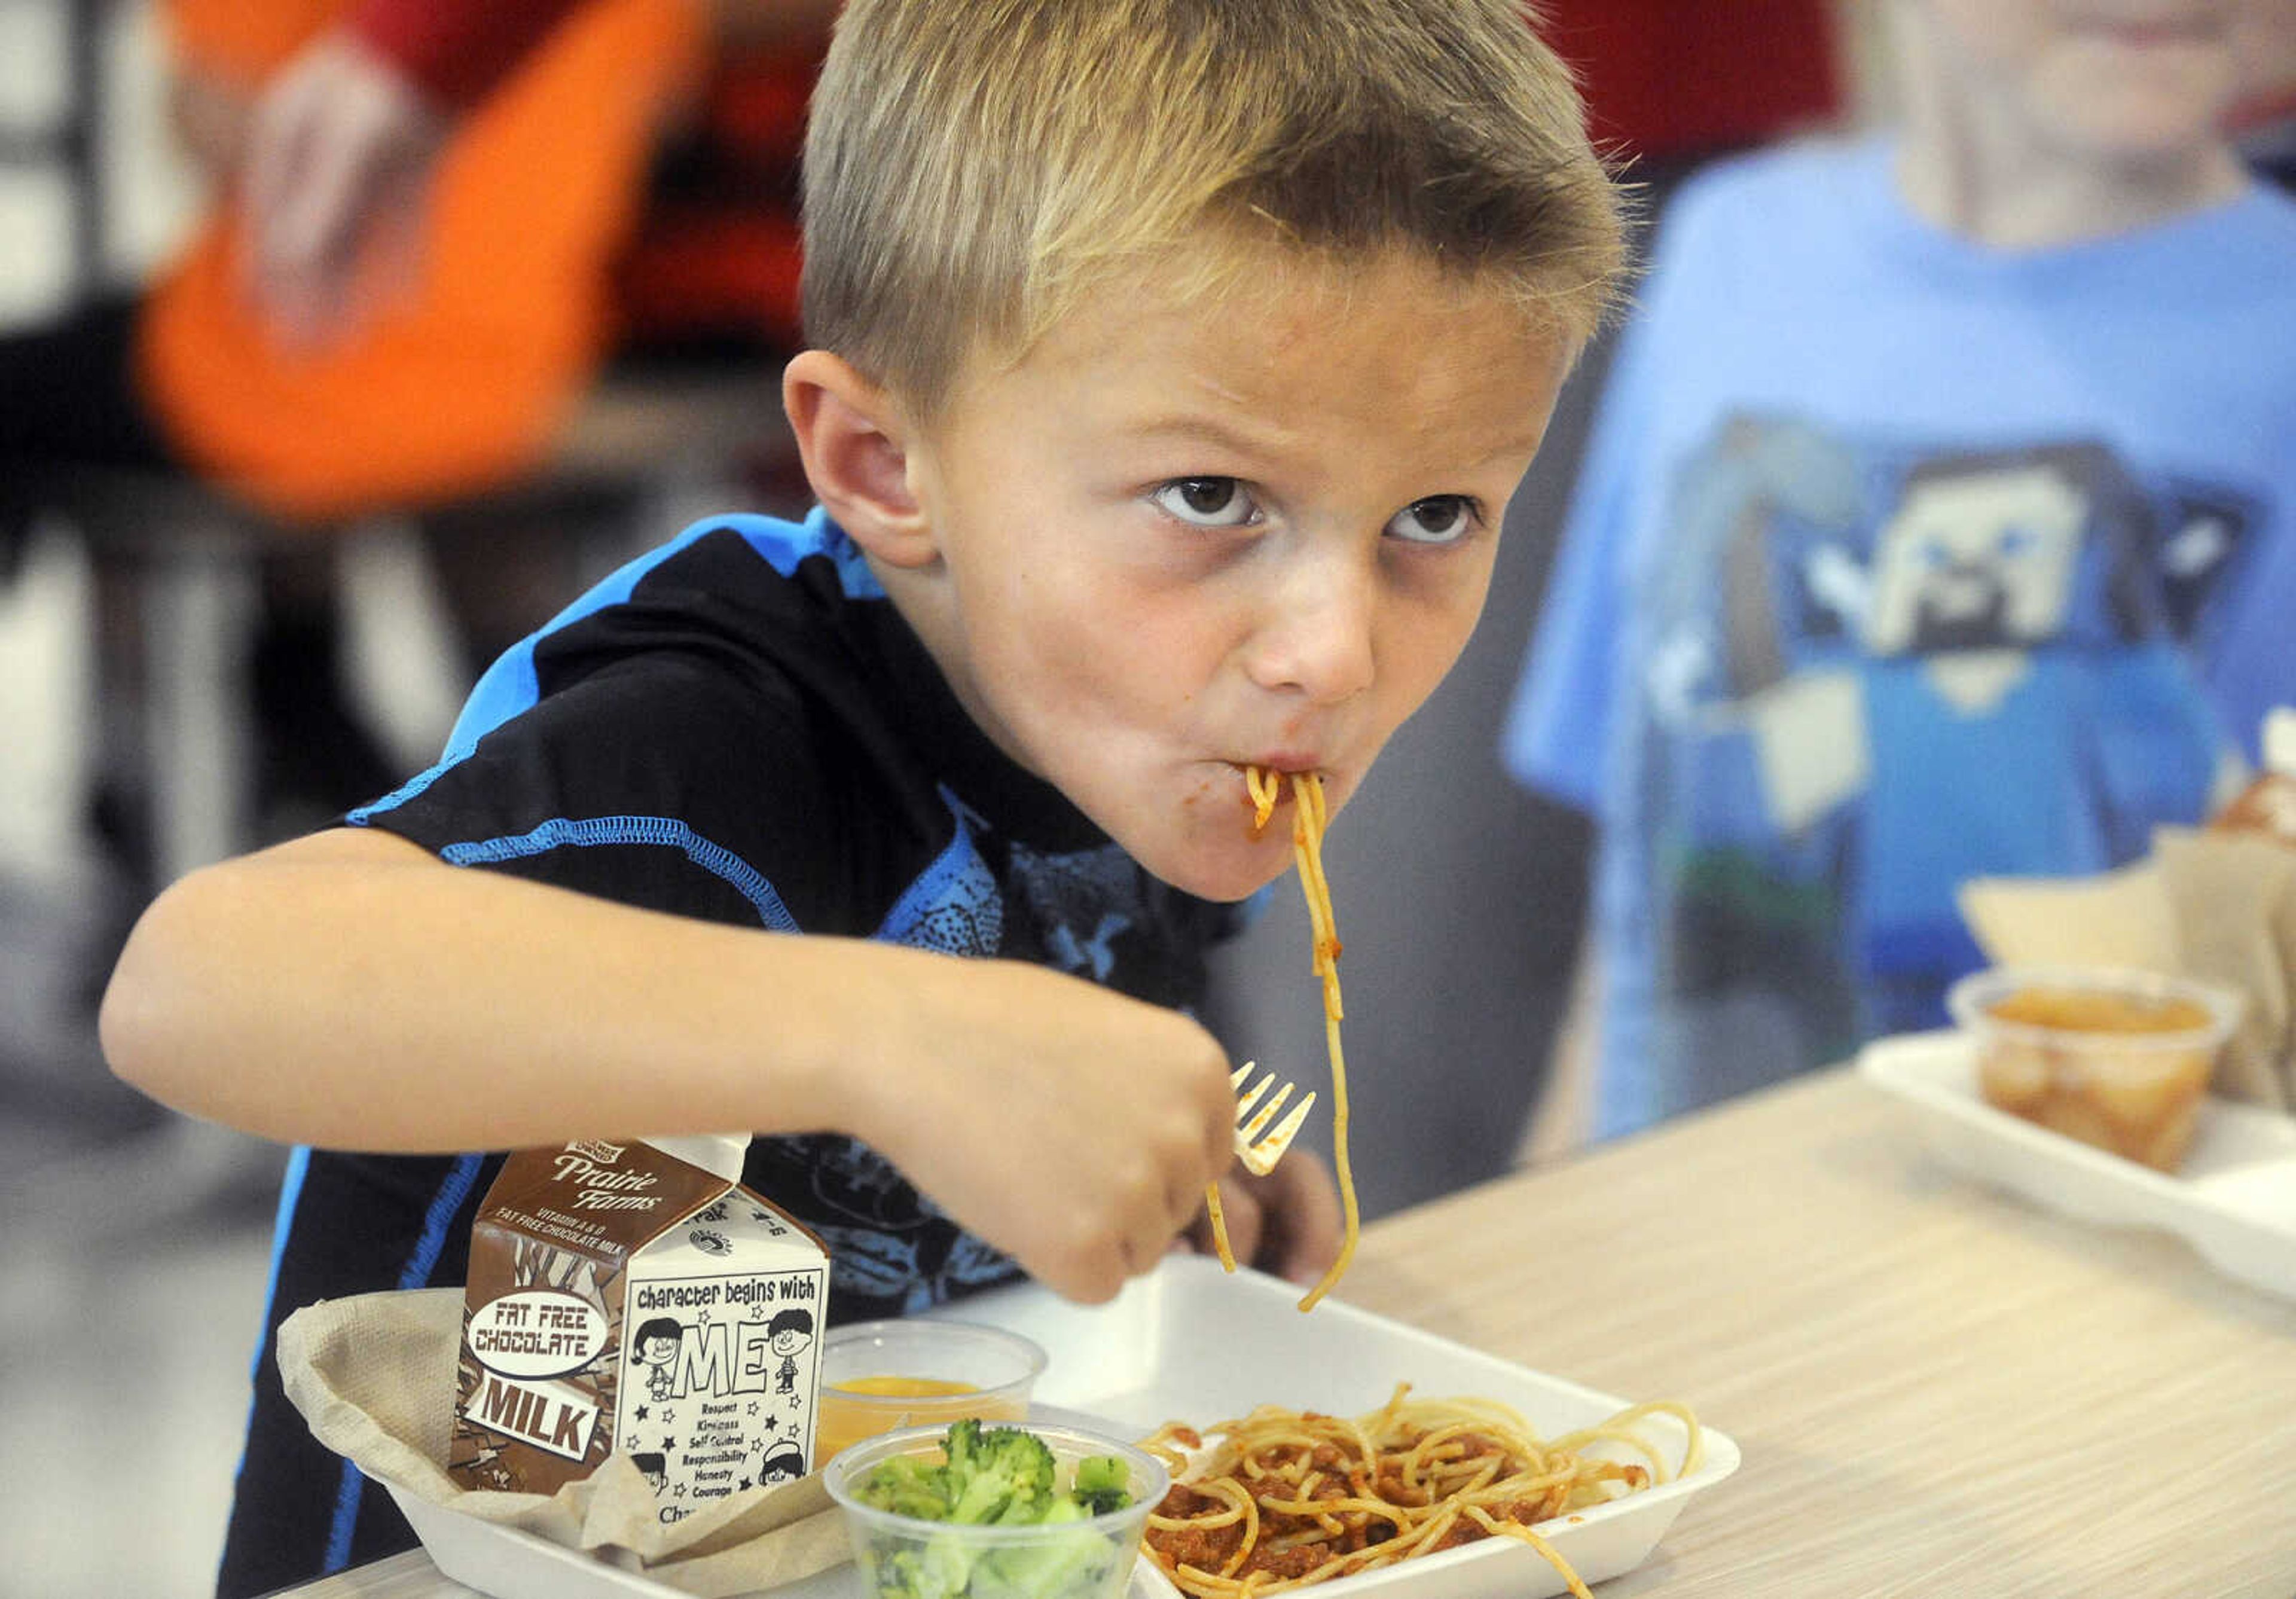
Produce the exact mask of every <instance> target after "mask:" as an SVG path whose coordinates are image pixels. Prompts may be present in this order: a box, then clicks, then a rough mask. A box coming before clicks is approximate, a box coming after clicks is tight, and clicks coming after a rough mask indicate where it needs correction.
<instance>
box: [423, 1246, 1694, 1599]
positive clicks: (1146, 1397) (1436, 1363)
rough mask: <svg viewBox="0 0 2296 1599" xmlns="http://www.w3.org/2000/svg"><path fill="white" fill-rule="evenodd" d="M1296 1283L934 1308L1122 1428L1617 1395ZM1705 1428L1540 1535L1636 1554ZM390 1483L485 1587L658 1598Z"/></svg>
mask: <svg viewBox="0 0 2296 1599" xmlns="http://www.w3.org/2000/svg"><path fill="white" fill-rule="evenodd" d="M1299 1298H1300V1290H1299V1289H1298V1288H1297V1287H1295V1286H1294V1285H1292V1284H1291V1283H1285V1282H1282V1281H1280V1280H1278V1279H1276V1278H1274V1277H1269V1276H1265V1275H1261V1274H1259V1273H1257V1272H1251V1271H1239V1272H1236V1273H1235V1274H1234V1275H1229V1274H1227V1273H1226V1272H1223V1271H1222V1270H1221V1269H1220V1267H1219V1263H1218V1261H1216V1260H1212V1259H1208V1258H1205V1257H1202V1256H1187V1255H1176V1256H1173V1257H1171V1258H1169V1259H1167V1260H1166V1261H1165V1262H1164V1263H1163V1264H1162V1265H1160V1267H1157V1269H1156V1270H1154V1271H1153V1272H1151V1273H1149V1274H1148V1275H1144V1276H1142V1277H1138V1278H1136V1279H1135V1280H1134V1281H1133V1282H1132V1283H1129V1284H1128V1286H1127V1287H1126V1288H1125V1290H1124V1292H1121V1293H1120V1294H1119V1295H1118V1296H1117V1297H1116V1298H1115V1299H1114V1300H1111V1301H1110V1302H1109V1303H1108V1304H1106V1305H1103V1306H1082V1305H1075V1304H1070V1303H1069V1302H1068V1301H1066V1300H1062V1299H1059V1298H1058V1297H1056V1296H1054V1294H1052V1293H1050V1292H1046V1291H1045V1290H1044V1289H1041V1288H1038V1287H1036V1286H1035V1285H1033V1284H1027V1285H1022V1286H1019V1287H1014V1288H1008V1289H1000V1290H997V1291H996V1292H992V1293H988V1294H983V1295H980V1296H979V1297H977V1298H974V1299H970V1300H964V1301H963V1302H962V1303H961V1304H958V1305H955V1306H951V1307H949V1308H947V1310H946V1311H945V1312H942V1313H941V1314H945V1315H947V1316H950V1317H952V1318H954V1319H957V1320H962V1321H977V1322H987V1323H989V1324H993V1325H996V1326H1001V1327H1008V1328H1010V1329H1012V1330H1013V1331H1014V1332H1016V1333H1023V1334H1025V1335H1026V1336H1028V1337H1030V1338H1033V1339H1035V1340H1036V1341H1037V1342H1038V1343H1041V1344H1042V1345H1044V1346H1045V1349H1046V1352H1047V1353H1048V1354H1049V1355H1050V1357H1051V1360H1050V1364H1049V1365H1047V1366H1046V1371H1045V1374H1044V1376H1043V1377H1042V1378H1041V1379H1040V1380H1039V1381H1038V1383H1037V1400H1038V1401H1039V1403H1038V1405H1037V1409H1038V1410H1040V1411H1043V1412H1045V1413H1046V1414H1047V1415H1050V1416H1054V1417H1056V1418H1058V1419H1062V1420H1068V1421H1072V1422H1075V1423H1078V1424H1080V1425H1086V1426H1096V1427H1098V1428H1100V1429H1101V1430H1103V1431H1113V1432H1116V1433H1118V1434H1119V1435H1129V1436H1141V1435H1144V1434H1145V1433H1147V1432H1149V1431H1152V1430H1153V1429H1154V1428H1156V1427H1158V1426H1160V1424H1162V1423H1165V1422H1167V1421H1184V1422H1187V1423H1190V1424H1192V1425H1194V1426H1198V1427H1203V1426H1207V1425H1209V1424H1210V1423H1214V1422H1218V1421H1222V1420H1226V1419H1228V1418H1230V1417H1234V1416H1240V1415H1243V1414H1245V1413H1246V1412H1247V1411H1249V1410H1251V1408H1252V1406H1255V1405H1264V1404H1275V1405H1284V1406H1291V1407H1292V1408H1293V1409H1303V1410H1306V1409H1312V1410H1322V1411H1325V1412H1329V1413H1333V1414H1337V1415H1356V1414H1357V1413H1360V1412H1363V1411H1367V1410H1373V1409H1375V1408H1377V1407H1378V1406H1381V1405H1382V1404H1384V1403H1385V1402H1386V1400H1387V1398H1388V1396H1389V1394H1390V1392H1391V1391H1392V1390H1393V1389H1394V1386H1395V1384H1396V1383H1397V1382H1409V1383H1410V1384H1411V1385H1412V1389H1413V1391H1414V1392H1415V1394H1417V1395H1418V1396H1420V1397H1421V1398H1449V1397H1453V1396H1461V1395H1474V1396H1478V1397H1480V1398H1491V1399H1497V1400H1499V1401H1501V1402H1503V1403H1505V1404H1507V1405H1511V1406H1513V1407H1514V1408H1515V1409H1517V1410H1519V1411H1521V1413H1522V1415H1523V1416H1524V1418H1525V1419H1526V1420H1527V1421H1528V1422H1529V1423H1530V1426H1531V1427H1532V1429H1533V1430H1534V1431H1537V1432H1538V1434H1540V1435H1541V1436H1542V1437H1548V1438H1552V1437H1554V1436H1557V1435H1559V1434H1562V1433H1564V1432H1569V1431H1574V1430H1575V1429H1578V1428H1580V1427H1584V1426H1587V1425H1589V1424H1591V1423H1595V1422H1598V1421H1601V1420H1603V1418H1604V1417H1606V1416H1608V1415H1611V1414H1613V1413H1614V1412H1616V1411H1619V1410H1620V1409H1623V1408H1624V1407H1625V1406H1626V1405H1627V1404H1628V1400H1626V1399H1622V1398H1615V1397H1613V1396H1611V1395H1610V1394H1605V1393H1598V1392H1596V1391H1595V1390H1593V1389H1590V1388H1584V1387H1581V1386H1580V1385H1579V1384H1578V1383H1575V1382H1565V1381H1563V1380H1562V1379H1561V1378H1557V1377H1550V1376H1547V1375H1545V1374H1541V1373H1538V1372H1535V1371H1532V1370H1530V1369H1529V1368H1528V1367H1525V1366H1521V1365H1514V1364H1513V1363H1512V1362H1509V1361H1505V1360H1501V1359H1498V1358H1497V1357H1494V1356H1491V1355H1487V1354H1484V1353H1483V1352H1482V1351H1480V1350H1479V1349H1470V1348H1468V1347H1467V1346H1465V1345H1464V1344H1460V1343H1456V1342H1453V1341H1450V1340H1447V1339H1444V1338H1439V1337H1437V1336H1435V1335H1433V1334H1431V1333H1423V1332H1421V1331H1419V1330H1417V1329H1416V1328H1413V1327H1407V1326H1405V1325H1404V1324H1401V1323H1398V1322H1394V1321H1390V1320H1388V1319H1387V1318H1385V1317H1383V1316H1374V1315H1372V1314H1371V1313H1370V1312H1368V1311H1365V1310H1359V1309H1357V1308H1355V1307H1354V1306H1351V1305H1349V1304H1348V1303H1346V1302H1345V1301H1344V1300H1340V1299H1336V1298H1333V1299H1326V1300H1324V1301H1323V1302H1322V1303H1321V1304H1319V1305H1317V1306H1316V1308H1315V1309H1314V1310H1313V1311H1311V1312H1309V1313H1308V1314H1307V1315H1304V1316H1303V1315H1301V1314H1300V1310H1299V1308H1298V1303H1299ZM1635 1397H1636V1398H1672V1397H1677V1396H1669V1395H1655V1394H1652V1395H1636V1396H1635ZM1678 1397H1680V1398H1685V1399H1688V1400H1690V1401H1692V1402H1693V1403H1695V1401H1696V1398H1697V1396H1695V1395H1682V1396H1678ZM1079 1413H1080V1414H1079ZM1644 1433H1645V1436H1647V1437H1648V1438H1650V1439H1652V1442H1653V1443H1655V1444H1657V1445H1658V1446H1659V1447H1660V1449H1661V1454H1662V1455H1664V1456H1666V1457H1667V1458H1668V1464H1669V1469H1672V1468H1675V1467H1678V1466H1679V1464H1681V1458H1682V1451H1683V1448H1684V1447H1685V1444H1686V1443H1687V1441H1688V1435H1687V1432H1686V1431H1685V1429H1684V1428H1683V1427H1682V1426H1681V1424H1680V1423H1678V1422H1677V1421H1676V1420H1675V1419H1674V1418H1673V1417H1671V1416H1668V1415H1654V1416H1652V1417H1650V1418H1649V1419H1648V1420H1647V1422H1646V1423H1644ZM1704 1441H1705V1458H1704V1461H1703V1463H1702V1464H1701V1465H1700V1466H1699V1468H1698V1470H1696V1471H1695V1472H1691V1473H1690V1474H1689V1475H1687V1476H1685V1477H1681V1478H1678V1479H1677V1480H1675V1481H1672V1482H1668V1483H1663V1484H1661V1485H1659V1486H1657V1487H1655V1488H1646V1489H1644V1491H1642V1492H1641V1493H1638V1494H1633V1495H1630V1496H1628V1497H1625V1498H1622V1499H1618V1500H1614V1501H1612V1502H1611V1503H1610V1504H1607V1505H1598V1506H1595V1507H1594V1508H1591V1509H1588V1510H1584V1511H1578V1512H1574V1513H1571V1514H1570V1515H1568V1516H1565V1517H1562V1518H1560V1519H1558V1520H1556V1521H1553V1522H1550V1523H1546V1524H1544V1525H1542V1527H1541V1528H1540V1531H1541V1534H1542V1536H1544V1537H1545V1538H1546V1540H1547V1541H1548V1542H1549V1543H1550V1544H1552V1545H1553V1546H1554V1548H1555V1549H1556V1551H1557V1552H1558V1553H1560V1554H1562V1557H1563V1558H1564V1559H1565V1560H1568V1561H1569V1562H1570V1564H1571V1566H1572V1567H1573V1568H1574V1569H1575V1570H1577V1571H1578V1573H1579V1576H1580V1578H1582V1579H1584V1580H1586V1581H1587V1582H1588V1583H1597V1582H1602V1581H1603V1580H1605V1579H1609V1578H1611V1577H1616V1576H1618V1575H1620V1573H1621V1572H1625V1571H1629V1570H1633V1569H1634V1568H1635V1567H1636V1566H1638V1565H1640V1564H1641V1563H1642V1562H1644V1560H1645V1559H1647V1558H1648V1557H1649V1555H1650V1553H1651V1551H1652V1549H1654V1548H1656V1547H1657V1546H1658V1542H1659V1540H1660V1539H1661V1538H1663V1537H1664V1536H1665V1534H1666V1531H1667V1529H1669V1527H1671V1526H1672V1525H1673V1524H1674V1520H1675V1518H1676V1517H1677V1515H1679V1514H1680V1513H1681V1512H1682V1509H1683V1507H1684V1505H1686V1504H1688V1503H1689V1500H1690V1498H1691V1497H1692V1496H1693V1495H1695V1494H1698V1493H1700V1492H1702V1491H1703V1490H1704V1489H1706V1488H1711V1487H1712V1486H1714V1485H1715V1484H1716V1483H1718V1482H1719V1481H1721V1480H1723V1479H1724V1478H1726V1477H1727V1476H1729V1475H1730V1473H1731V1472H1734V1471H1736V1470H1737V1468H1738V1462H1739V1450H1738V1446H1737V1445H1736V1443H1735V1442H1734V1441H1733V1440H1732V1439H1730V1438H1729V1436H1728V1435H1727V1434H1726V1433H1722V1432H1718V1431H1715V1430H1714V1429H1713V1428H1711V1427H1708V1428H1706V1429H1704ZM1620 1458H1624V1459H1635V1458H1637V1457H1636V1456H1633V1455H1631V1454H1627V1455H1623V1456H1620ZM394 1497H398V1499H399V1504H400V1507H401V1508H402V1509H404V1510H405V1511H406V1513H407V1519H408V1520H409V1521H411V1522H412V1523H413V1524H414V1530H415V1533H416V1535H417V1536H418V1537H420V1538H422V1543H423V1546H424V1547H425V1548H426V1549H427V1550H428V1551H429V1552H430V1558H431V1560H432V1561H433V1562H435V1563H436V1564H437V1565H438V1567H439V1570H440V1571H442V1572H443V1573H445V1574H446V1575H447V1576H448V1577H450V1578H452V1579H455V1581H457V1582H460V1583H463V1585H464V1586H466V1587H472V1588H476V1589H478V1590H479V1591H480V1593H484V1594H489V1595H495V1596H496V1599H630V1596H631V1595H653V1596H655V1599H660V1595H668V1594H671V1593H673V1592H674V1590H672V1589H670V1588H668V1587H666V1586H664V1585H663V1584H660V1583H658V1582H654V1581H652V1580H651V1579H647V1578H645V1577H644V1576H642V1575H639V1574H637V1573H635V1572H631V1571H626V1570H620V1569H619V1568H617V1567H614V1566H611V1565H608V1564H606V1563H605V1562H602V1561H599V1560H596V1559H594V1558H592V1557H590V1556H588V1555H585V1554H577V1553H575V1552H573V1551H571V1550H567V1549H562V1548H560V1547H558V1546H554V1545H552V1544H549V1543H547V1542H545V1541H544V1540H542V1539H540V1538H535V1537H534V1536H533V1535H531V1534H529V1533H521V1532H518V1531H516V1530H514V1529H506V1528H502V1527H497V1526H495V1525H494V1524H492V1523H490V1522H485V1521H476V1520H473V1519H472V1518H471V1517H469V1516H463V1515H458V1514H456V1513H454V1512H452V1511H445V1510H440V1509H439V1508H437V1507H435V1506H431V1505H423V1504H422V1503H421V1502H420V1501H418V1500H414V1498H413V1497H412V1496H397V1495H394ZM1314 1591H1315V1592H1316V1594H1317V1595H1329V1596H1330V1599H1349V1596H1353V1595H1365V1596H1374V1595H1375V1596H1376V1599H1546V1596H1548V1595H1557V1594H1562V1593H1566V1592H1568V1591H1569V1590H1568V1588H1567V1587H1566V1586H1565V1585H1564V1583H1563V1581H1562V1578H1561V1576H1560V1575H1559V1574H1558V1573H1557V1572H1556V1571H1555V1570H1554V1567H1552V1566H1551V1565H1549V1564H1548V1563H1547V1562H1546V1560H1545V1559H1544V1558H1543V1557H1541V1556H1540V1555H1539V1554H1538V1552H1537V1551H1536V1550H1534V1549H1532V1548H1530V1547H1529V1546H1526V1545H1524V1544H1521V1543H1520V1542H1518V1541H1516V1540H1514V1539H1512V1538H1489V1539H1484V1540H1482V1541H1480V1542H1477V1543H1473V1544H1467V1545H1463V1546H1460V1547H1458V1548H1455V1549H1448V1550H1445V1551H1443V1552H1442V1553H1440V1554H1431V1555H1427V1556H1424V1557H1423V1558H1421V1559H1418V1560H1413V1561H1406V1562H1398V1564H1396V1565H1393V1566H1389V1567H1383V1568H1381V1569H1379V1570H1373V1571H1367V1572H1365V1573H1363V1574H1361V1575H1359V1576H1356V1577H1349V1578H1341V1579H1336V1580H1333V1581H1330V1582H1325V1583H1320V1584H1318V1585H1316V1588H1315V1590H1314ZM772 1592H773V1593H774V1595H775V1599H853V1595H857V1593H858V1592H859V1583H858V1580H857V1572H856V1570H855V1568H854V1567H853V1566H852V1565H850V1564H846V1565H842V1566H839V1567H836V1568H834V1569H833V1570H828V1571H824V1572H821V1573H819V1574H818V1575H816V1576H815V1577H812V1578H808V1579H806V1580H805V1581H802V1582H798V1583H792V1584H790V1585H788V1586H786V1587H780V1588H776V1589H774V1590H772ZM1177 1593H1178V1590H1177V1589H1176V1588H1175V1587H1172V1585H1171V1584H1170V1583H1169V1582H1168V1581H1167V1580H1166V1579H1165V1578H1164V1575H1163V1573H1162V1572H1161V1571H1160V1570H1157V1569H1156V1567H1155V1566H1154V1564H1153V1563H1152V1562H1151V1561H1150V1560H1149V1559H1148V1558H1147V1557H1146V1556H1145V1555H1143V1556H1142V1558H1141V1561H1140V1563H1139V1566H1138V1568H1137V1569H1136V1570H1135V1572H1134V1574H1133V1579H1132V1582H1131V1586H1130V1592H1129V1595H1128V1599H1173V1596H1174V1595H1177Z"/></svg>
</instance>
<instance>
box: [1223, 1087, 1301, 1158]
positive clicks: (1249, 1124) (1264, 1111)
mask: <svg viewBox="0 0 2296 1599" xmlns="http://www.w3.org/2000/svg"><path fill="white" fill-rule="evenodd" d="M1274 1081H1275V1073H1274V1072H1272V1071H1271V1072H1269V1073H1268V1074H1267V1077H1266V1078H1262V1079H1261V1081H1260V1084H1259V1087H1257V1088H1254V1089H1253V1090H1252V1091H1251V1098H1249V1099H1246V1100H1242V1101H1240V1102H1238V1103H1237V1105H1236V1107H1235V1111H1236V1114H1237V1115H1239V1116H1245V1115H1248V1116H1249V1117H1250V1119H1249V1120H1247V1121H1245V1122H1243V1123H1242V1125H1240V1126H1239V1127H1238V1128H1236V1129H1235V1134H1236V1136H1237V1137H1239V1138H1241V1139H1242V1140H1243V1141H1244V1142H1245V1143H1247V1144H1250V1143H1251V1142H1252V1141H1254V1140H1255V1139H1257V1138H1258V1137H1259V1134H1260V1129H1261V1128H1265V1127H1266V1126H1267V1124H1268V1123H1269V1122H1271V1121H1273V1120H1274V1119H1275V1112H1276V1111H1280V1110H1282V1109H1283V1102H1284V1101H1285V1100H1287V1099H1289V1098H1291V1097H1292V1085H1291V1084H1289V1083H1286V1084H1284V1085H1283V1087H1281V1088H1278V1089H1277V1090H1276V1091H1275V1097H1274V1098H1273V1099H1270V1100H1269V1101H1268V1102H1267V1103H1266V1104H1264V1105H1259V1096H1260V1095H1262V1094H1264V1093H1266V1092H1267V1085H1268V1084H1269V1083H1272V1082H1274ZM1254 1105H1259V1109H1258V1110H1256V1111H1255V1110H1253V1109H1252V1107H1253V1106H1254Z"/></svg>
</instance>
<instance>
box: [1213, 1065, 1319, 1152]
mask: <svg viewBox="0 0 2296 1599" xmlns="http://www.w3.org/2000/svg"><path fill="white" fill-rule="evenodd" d="M1255 1064H1256V1063H1255V1062H1251V1061H1246V1062H1244V1063H1243V1064H1242V1065H1241V1066H1239V1067H1237V1068H1236V1069H1235V1070H1234V1073H1233V1074H1232V1075H1231V1076H1230V1077H1229V1078H1228V1081H1229V1083H1230V1084H1231V1085H1233V1086H1234V1088H1235V1090H1236V1094H1237V1095H1238V1097H1237V1099H1236V1102H1235V1120H1236V1128H1235V1154H1236V1159H1237V1160H1242V1162H1243V1165H1244V1169H1245V1170H1247V1171H1250V1172H1251V1173H1252V1174H1253V1175H1255V1176H1257V1177H1266V1176H1267V1174H1268V1173H1269V1172H1271V1171H1273V1170H1275V1163H1276V1162H1277V1161H1278V1160H1282V1159H1283V1152H1284V1151H1285V1150H1287V1149H1290V1148H1291V1147H1292V1139H1294V1138H1296V1137H1298V1136H1299V1135H1300V1128H1301V1127H1302V1126H1303V1125H1305V1124H1306V1122H1307V1119H1308V1111H1310V1110H1312V1109H1314V1108H1315V1103H1316V1096H1315V1095H1313V1094H1310V1095H1308V1097H1307V1098H1305V1099H1303V1100H1301V1101H1300V1103H1298V1104H1296V1105H1294V1106H1292V1114H1290V1115H1289V1116H1286V1117H1285V1118H1284V1119H1283V1120H1282V1121H1279V1122H1276V1124H1275V1126H1274V1127H1273V1128H1270V1127H1269V1126H1268V1125H1267V1124H1268V1123H1269V1122H1270V1121H1272V1120H1274V1119H1275V1112H1276V1111H1280V1110H1282V1109H1283V1102H1284V1101H1285V1100H1287V1099H1289V1098H1291V1097H1292V1085H1291V1084H1289V1083H1285V1084H1284V1085H1283V1087H1276V1088H1275V1096H1274V1097H1273V1098H1268V1097H1267V1091H1268V1089H1270V1088H1271V1087H1275V1073H1274V1072H1272V1071H1271V1072H1269V1073H1268V1074H1267V1076H1266V1077H1264V1078H1260V1079H1259V1082H1257V1083H1255V1084H1253V1085H1252V1087H1251V1092H1250V1093H1248V1094H1247V1093H1245V1092H1244V1088H1243V1085H1244V1079H1246V1078H1249V1077H1251V1073H1252V1070H1253V1069H1254V1066H1255ZM1263 1100H1265V1101H1266V1103H1261V1102H1262V1101H1263Z"/></svg>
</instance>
